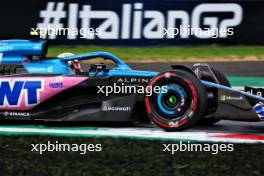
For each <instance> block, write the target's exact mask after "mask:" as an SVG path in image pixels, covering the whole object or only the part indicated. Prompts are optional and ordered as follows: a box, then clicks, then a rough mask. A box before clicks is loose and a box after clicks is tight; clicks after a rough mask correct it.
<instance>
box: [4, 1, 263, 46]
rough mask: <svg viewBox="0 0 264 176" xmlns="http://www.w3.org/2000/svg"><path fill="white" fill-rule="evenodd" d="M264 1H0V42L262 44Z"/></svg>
mask: <svg viewBox="0 0 264 176" xmlns="http://www.w3.org/2000/svg"><path fill="white" fill-rule="evenodd" d="M263 9H264V1H211V0H210V1H205V0H204V1H202V0H196V1H181V0H145V1H142V0H136V1H134V0H111V1H107V0H100V1H94V0H72V1H63V0H60V1H54V0H42V1H36V0H23V1H13V0H8V1H7V0H5V1H1V5H0V19H1V20H0V21H1V28H0V39H7V38H25V37H26V36H28V34H29V33H30V32H31V33H34V32H36V31H40V32H41V34H42V35H43V36H45V37H47V38H48V39H49V40H50V42H51V43H53V44H92V45H127V46H129V45H130V46H144V45H151V46H154V45H195V44H199V45H200V44H214V43H217V44H264V35H263V31H264V20H263V18H264V11H263Z"/></svg>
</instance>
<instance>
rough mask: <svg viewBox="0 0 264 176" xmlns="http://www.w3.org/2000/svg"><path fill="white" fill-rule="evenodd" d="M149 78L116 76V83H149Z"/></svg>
mask: <svg viewBox="0 0 264 176" xmlns="http://www.w3.org/2000/svg"><path fill="white" fill-rule="evenodd" d="M150 81H151V78H118V80H117V82H118V83H149V82H150Z"/></svg>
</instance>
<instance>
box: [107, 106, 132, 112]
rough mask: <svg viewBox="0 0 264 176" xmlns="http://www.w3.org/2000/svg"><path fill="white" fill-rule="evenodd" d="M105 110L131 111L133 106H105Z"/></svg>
mask: <svg viewBox="0 0 264 176" xmlns="http://www.w3.org/2000/svg"><path fill="white" fill-rule="evenodd" d="M102 110H103V111H131V107H129V106H126V107H113V106H103V108H102Z"/></svg>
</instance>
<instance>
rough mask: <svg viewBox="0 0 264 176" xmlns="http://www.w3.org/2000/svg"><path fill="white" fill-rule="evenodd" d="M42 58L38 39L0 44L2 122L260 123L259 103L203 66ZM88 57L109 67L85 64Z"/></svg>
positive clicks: (173, 126) (263, 114) (263, 111)
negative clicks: (149, 67)
mask: <svg viewBox="0 0 264 176" xmlns="http://www.w3.org/2000/svg"><path fill="white" fill-rule="evenodd" d="M46 53H47V43H46V42H45V41H43V40H5V41H0V62H1V64H0V74H1V77H0V118H1V119H5V120H16V121H18V120H27V121H44V122H54V121H55V122H64V121H66V122H114V123H118V122H134V123H135V124H138V123H140V122H144V123H145V122H148V123H154V124H156V125H157V126H159V127H161V128H163V129H165V130H167V131H175V130H182V129H186V128H190V127H192V126H193V125H195V124H198V123H203V124H213V123H215V122H217V121H218V120H220V119H228V120H243V121H260V120H262V119H263V118H264V104H263V103H264V98H262V97H259V96H256V95H252V94H249V93H246V92H243V91H239V90H235V89H232V88H230V84H229V82H228V80H227V79H226V77H225V76H224V75H223V74H222V73H221V72H219V71H218V70H216V69H213V68H211V67H210V66H209V65H207V64H195V65H194V66H193V68H188V67H185V66H183V65H173V66H172V70H171V71H166V72H162V73H158V72H150V71H138V70H133V69H131V68H130V67H129V66H128V65H127V64H125V63H124V62H123V61H122V60H120V59H119V58H117V57H116V56H114V55H112V54H110V53H106V52H92V53H85V54H80V55H74V54H71V53H63V54H61V55H59V56H58V57H54V58H47V57H46ZM95 58H103V59H104V60H109V61H111V62H113V65H114V66H113V65H111V64H110V66H107V65H106V63H96V64H94V63H93V64H92V63H90V60H91V59H95ZM87 60H89V61H88V62H87ZM81 61H85V62H86V66H87V64H88V66H89V67H87V69H86V70H85V69H83V68H81V67H82V66H83V65H82V64H80V62H81ZM111 66H112V67H111ZM110 67H111V68H110ZM146 117H148V118H146Z"/></svg>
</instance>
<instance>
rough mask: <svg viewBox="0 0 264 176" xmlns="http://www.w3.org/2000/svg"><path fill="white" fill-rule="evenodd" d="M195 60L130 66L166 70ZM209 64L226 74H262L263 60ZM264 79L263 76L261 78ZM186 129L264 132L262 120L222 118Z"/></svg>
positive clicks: (188, 64)
mask: <svg viewBox="0 0 264 176" xmlns="http://www.w3.org/2000/svg"><path fill="white" fill-rule="evenodd" d="M194 63H197V62H186V63H182V62H181V63H179V62H176V63H139V64H135V63H131V64H129V65H130V66H131V67H132V68H134V69H138V70H149V71H166V70H169V69H171V65H174V64H175V65H176V64H182V65H186V66H190V67H191V66H192V65H193V64H194ZM206 63H208V64H209V65H210V66H212V67H214V68H215V69H218V70H220V71H222V72H223V73H224V74H225V75H226V76H250V77H251V76H252V77H262V76H264V62H261V61H254V62H250V61H246V62H206ZM263 79H264V78H263ZM186 131H194V132H209V133H211V132H223V133H254V134H264V121H263V122H240V121H228V120H222V121H220V122H218V123H216V124H215V125H213V126H196V127H193V128H191V129H188V130H186Z"/></svg>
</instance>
